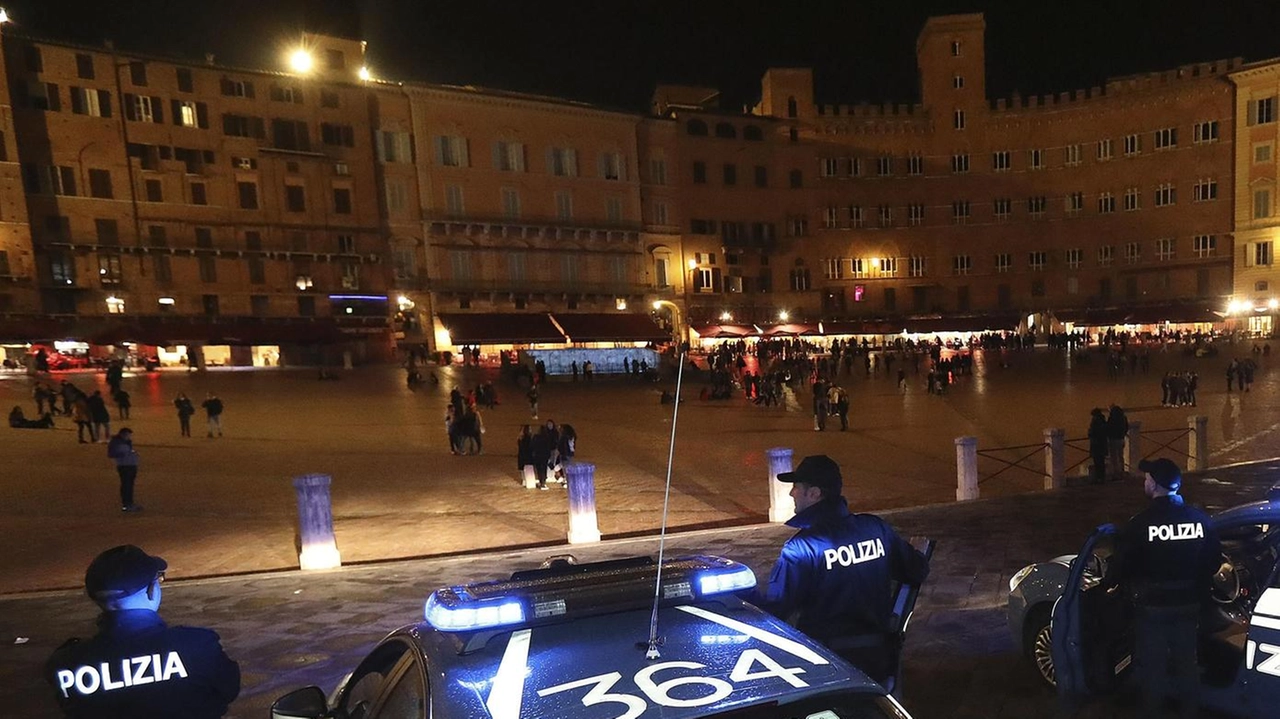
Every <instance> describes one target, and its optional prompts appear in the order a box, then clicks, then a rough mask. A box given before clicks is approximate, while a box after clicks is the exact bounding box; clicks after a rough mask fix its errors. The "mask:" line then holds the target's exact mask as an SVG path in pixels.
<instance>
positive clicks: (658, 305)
mask: <svg viewBox="0 0 1280 719" xmlns="http://www.w3.org/2000/svg"><path fill="white" fill-rule="evenodd" d="M664 306H665V307H670V308H671V334H672V335H673V337H674V339H675V340H676V341H677V342H679V341H680V340H681V339H683V338H684V332H683V331H682V329H681V327H680V305H677V304H676V303H674V302H672V301H671V300H654V301H653V309H654V311H655V312H656V311H658V310H660V309H662V308H663V307H664Z"/></svg>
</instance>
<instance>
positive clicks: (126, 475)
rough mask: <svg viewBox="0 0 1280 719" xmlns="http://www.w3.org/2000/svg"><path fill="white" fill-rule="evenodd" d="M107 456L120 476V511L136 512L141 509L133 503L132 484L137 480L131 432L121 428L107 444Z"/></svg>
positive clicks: (135, 452)
mask: <svg viewBox="0 0 1280 719" xmlns="http://www.w3.org/2000/svg"><path fill="white" fill-rule="evenodd" d="M107 456H108V457H110V458H111V461H112V462H115V465H116V474H118V475H120V511H122V512H137V511H138V510H140V509H142V507H140V506H139V505H137V504H134V502H133V483H134V481H135V480H136V479H137V478H138V452H137V451H136V450H135V449H134V448H133V430H131V429H129V428H128V427H121V428H120V432H119V433H117V434H116V436H114V437H112V438H111V441H110V442H108V443H107Z"/></svg>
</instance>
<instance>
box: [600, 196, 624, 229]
mask: <svg viewBox="0 0 1280 719" xmlns="http://www.w3.org/2000/svg"><path fill="white" fill-rule="evenodd" d="M604 219H605V221H606V222H608V223H610V224H614V225H617V224H620V223H621V222H622V198H621V197H606V198H605V200H604Z"/></svg>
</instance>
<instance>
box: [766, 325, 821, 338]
mask: <svg viewBox="0 0 1280 719" xmlns="http://www.w3.org/2000/svg"><path fill="white" fill-rule="evenodd" d="M762 334H764V336H765V337H799V336H801V335H816V334H818V326H817V325H802V324H799V323H795V322H792V323H788V324H782V325H771V326H769V327H765V328H764V331H763V333H762Z"/></svg>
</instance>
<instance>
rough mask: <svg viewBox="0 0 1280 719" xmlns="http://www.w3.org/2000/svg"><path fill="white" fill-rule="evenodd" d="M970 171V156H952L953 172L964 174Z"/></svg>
mask: <svg viewBox="0 0 1280 719" xmlns="http://www.w3.org/2000/svg"><path fill="white" fill-rule="evenodd" d="M968 171H969V155H967V154H959V155H952V156H951V172H952V173H955V174H962V173H965V172H968Z"/></svg>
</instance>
